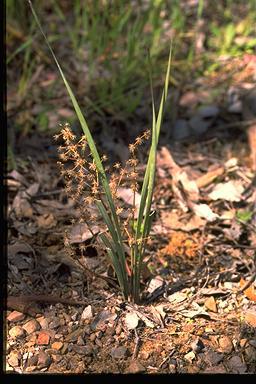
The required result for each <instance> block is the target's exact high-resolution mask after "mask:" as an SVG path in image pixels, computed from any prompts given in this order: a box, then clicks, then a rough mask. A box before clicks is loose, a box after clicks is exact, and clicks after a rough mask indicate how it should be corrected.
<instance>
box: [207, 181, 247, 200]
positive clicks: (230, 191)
mask: <svg viewBox="0 0 256 384" xmlns="http://www.w3.org/2000/svg"><path fill="white" fill-rule="evenodd" d="M243 191H244V188H243V186H242V185H241V183H240V182H239V183H238V182H235V181H234V180H232V181H228V182H227V183H221V184H218V185H216V186H215V187H214V189H213V190H212V192H211V193H210V194H209V195H208V196H209V197H210V199H212V200H218V199H222V200H226V201H241V200H243V196H242V193H243Z"/></svg>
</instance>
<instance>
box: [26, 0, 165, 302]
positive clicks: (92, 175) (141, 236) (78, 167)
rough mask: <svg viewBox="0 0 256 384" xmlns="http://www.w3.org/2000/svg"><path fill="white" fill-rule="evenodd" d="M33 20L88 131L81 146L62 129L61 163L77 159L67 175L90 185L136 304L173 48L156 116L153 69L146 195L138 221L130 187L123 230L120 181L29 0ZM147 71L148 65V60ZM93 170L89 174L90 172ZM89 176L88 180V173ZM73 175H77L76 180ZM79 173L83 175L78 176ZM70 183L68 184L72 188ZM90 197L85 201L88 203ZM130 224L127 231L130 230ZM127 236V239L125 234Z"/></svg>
mask: <svg viewBox="0 0 256 384" xmlns="http://www.w3.org/2000/svg"><path fill="white" fill-rule="evenodd" d="M28 2H29V4H30V7H31V10H32V13H33V15H34V18H35V20H36V22H37V24H38V27H39V29H40V31H41V33H42V34H43V36H44V38H45V41H46V44H47V45H48V48H49V49H50V52H51V54H52V56H53V58H54V61H55V63H56V65H57V67H58V70H59V72H60V75H61V77H62V80H63V82H64V84H65V87H66V89H67V91H68V94H69V97H70V100H71V101H72V104H73V107H74V109H75V112H76V115H77V117H78V119H79V122H80V124H81V127H82V129H83V132H84V136H83V137H82V138H81V139H80V140H79V142H78V143H77V144H74V139H75V137H74V135H73V134H72V132H71V131H70V129H69V128H68V126H65V127H64V128H63V130H62V134H63V138H64V140H65V142H66V151H65V149H64V148H62V149H63V151H62V158H63V160H69V159H71V160H73V161H74V164H75V165H74V168H73V173H72V171H71V172H69V173H68V175H69V177H70V178H72V176H73V177H74V178H78V179H79V177H80V179H79V181H80V183H79V188H80V191H81V192H82V191H83V187H84V186H83V183H84V184H86V186H89V187H90V188H91V189H90V192H91V196H90V195H89V196H87V197H85V199H84V203H85V204H86V201H88V198H89V199H90V198H91V199H93V200H92V201H93V202H94V204H95V205H96V206H97V209H98V211H99V213H100V215H101V217H102V219H103V220H104V222H105V224H106V226H107V229H108V233H100V234H99V237H100V239H101V241H102V243H103V244H104V245H105V247H106V251H107V253H108V256H109V258H110V260H111V263H112V265H113V267H114V270H115V273H116V276H117V279H118V282H119V286H120V288H121V291H122V294H123V296H124V299H125V300H131V301H133V302H135V303H138V302H139V301H140V277H141V271H142V266H143V258H144V254H145V247H146V244H147V240H148V238H149V233H150V229H151V224H152V212H151V203H152V197H153V189H154V181H155V169H156V150H157V144H158V139H159V133H160V128H161V122H162V117H163V112H164V104H165V101H166V97H167V91H168V82H169V76H170V66H171V48H170V53H169V59H168V65H167V70H166V76H165V85H164V88H163V92H162V97H161V102H160V106H159V110H158V113H157V114H156V111H155V103H154V98H153V86H152V76H151V70H150V76H149V77H150V85H151V93H152V130H151V146H150V151H149V157H148V162H147V167H146V171H145V175H144V180H143V185H142V191H141V201H140V206H139V212H138V217H137V218H135V215H134V212H135V211H134V208H135V193H136V190H137V184H136V182H134V183H132V189H133V192H134V207H133V210H132V211H131V212H132V215H131V221H132V224H131V225H130V226H129V225H127V224H126V227H125V228H124V227H123V226H122V220H120V217H119V214H118V212H119V208H118V207H117V205H116V196H115V193H116V187H117V186H118V182H115V183H114V186H113V184H112V185H111V181H110V180H109V178H108V177H107V173H106V171H105V169H104V166H103V161H102V160H103V159H102V158H101V157H100V155H99V153H98V151H97V148H96V146H95V142H94V140H93V137H92V135H91V132H90V130H89V127H88V125H87V122H86V120H85V118H84V116H83V114H82V112H81V109H80V107H79V105H78V102H77V100H76V98H75V96H74V93H73V91H72V89H71V87H70V85H69V84H68V82H67V80H66V77H65V75H64V73H63V71H62V68H61V66H60V64H59V62H58V60H57V58H56V56H55V54H54V52H53V50H52V48H51V46H50V44H49V42H48V40H47V38H46V36H45V34H44V32H43V30H42V27H41V24H40V21H39V20H38V17H37V14H36V12H35V10H34V8H33V5H32V3H31V1H30V0H28ZM149 67H151V65H150V61H149ZM145 136H146V134H144V135H142V136H141V137H139V138H137V139H136V141H135V143H134V144H131V145H130V152H131V159H130V165H131V166H132V167H134V168H133V172H134V173H133V176H134V177H133V178H134V179H136V165H137V160H136V158H135V151H136V147H137V146H138V145H139V144H141V142H142V140H143V139H144V138H145ZM86 146H88V147H89V150H90V156H89V157H90V159H92V161H89V160H87V159H83V158H82V157H81V156H80V155H79V148H80V149H82V151H83V150H84V149H85V147H86ZM88 169H89V171H88ZM86 173H87V176H86V177H85V176H84V175H85V174H86ZM75 175H77V176H76V177H75ZM79 175H80V176H79ZM71 184H72V180H70V185H71ZM86 198H87V200H86ZM127 226H129V228H128V229H127ZM127 231H129V233H128V244H129V246H130V254H131V260H130V267H129V265H128V262H127V254H126V246H127V245H126V242H127ZM125 234H126V235H125Z"/></svg>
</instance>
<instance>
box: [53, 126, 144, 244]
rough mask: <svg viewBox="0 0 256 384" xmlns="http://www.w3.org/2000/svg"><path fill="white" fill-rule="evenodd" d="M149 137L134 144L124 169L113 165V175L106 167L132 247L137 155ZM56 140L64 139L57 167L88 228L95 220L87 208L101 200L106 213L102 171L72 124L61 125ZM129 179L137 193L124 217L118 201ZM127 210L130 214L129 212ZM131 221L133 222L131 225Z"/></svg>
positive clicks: (120, 218) (126, 235)
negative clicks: (73, 130) (118, 193)
mask: <svg viewBox="0 0 256 384" xmlns="http://www.w3.org/2000/svg"><path fill="white" fill-rule="evenodd" d="M149 136H150V131H146V132H144V133H143V134H142V135H141V136H139V137H137V138H136V140H135V142H134V143H133V144H130V145H129V151H130V154H131V156H130V159H129V160H128V161H127V162H126V165H125V167H124V168H122V167H121V164H120V163H116V164H114V166H113V168H114V169H113V170H112V172H110V170H109V169H108V167H107V166H106V167H105V171H106V173H107V177H108V183H109V187H110V190H111V194H112V199H113V202H114V205H115V209H116V213H117V215H118V217H119V220H120V223H121V224H123V225H121V227H122V228H123V230H122V235H123V237H124V241H128V243H129V244H132V238H133V228H134V222H135V216H134V215H135V193H136V191H138V183H137V180H138V171H137V165H138V159H137V157H136V153H137V150H138V147H139V146H140V145H141V144H143V143H144V141H145V139H148V138H149ZM54 138H55V139H56V140H58V139H62V140H63V142H64V143H63V145H61V146H59V158H60V161H59V162H58V165H59V167H60V172H61V175H62V176H63V177H64V180H65V189H66V192H67V194H68V195H69V196H71V197H72V198H73V199H75V200H76V202H77V203H78V206H79V208H80V212H81V217H80V220H79V221H80V222H85V223H86V224H87V225H88V226H89V224H90V223H93V222H95V220H96V217H95V216H94V215H92V214H91V210H90V212H89V211H88V207H91V206H93V205H94V203H95V201H96V200H101V201H102V203H103V204H104V206H105V208H106V210H107V211H108V212H109V210H108V209H107V204H106V196H105V193H104V190H103V188H102V185H101V180H100V177H99V172H98V169H97V166H96V164H95V162H94V159H93V157H92V154H91V153H90V149H89V146H88V143H87V139H86V137H85V136H82V137H81V138H80V139H79V140H78V139H77V137H76V135H75V134H74V133H73V132H72V130H71V128H70V126H69V124H65V125H64V126H61V131H60V133H59V134H58V135H55V136H54ZM106 161H107V157H106V156H105V155H104V156H102V157H101V162H102V163H103V162H106ZM126 180H130V186H131V189H132V190H133V192H134V198H133V206H132V207H131V208H129V209H127V208H126V212H125V214H124V209H125V208H124V206H123V205H122V203H121V202H120V201H119V199H118V198H117V192H118V187H119V186H120V185H122V183H123V182H125V181H126ZM127 211H128V212H127ZM131 220H132V222H131Z"/></svg>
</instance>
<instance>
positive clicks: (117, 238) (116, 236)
mask: <svg viewBox="0 0 256 384" xmlns="http://www.w3.org/2000/svg"><path fill="white" fill-rule="evenodd" d="M28 3H29V5H30V8H31V11H32V13H33V16H34V18H35V20H36V23H37V25H38V27H39V29H40V31H41V33H42V35H43V37H44V39H45V41H46V44H47V46H48V48H49V50H50V52H51V54H52V56H53V59H54V61H55V63H56V65H57V68H58V70H59V72H60V75H61V77H62V80H63V82H64V84H65V86H66V89H67V91H68V94H69V96H70V99H71V101H72V104H73V107H74V109H75V112H76V114H77V117H78V119H79V122H80V124H81V126H82V129H83V132H84V134H85V136H86V139H87V141H88V145H89V148H90V151H91V154H92V157H93V159H94V161H95V165H96V167H97V171H98V172H99V179H100V183H101V185H102V187H103V189H104V192H105V194H106V198H107V202H108V205H109V208H110V211H111V215H112V219H113V220H112V226H111V230H112V232H111V235H113V241H114V242H115V245H116V246H117V248H118V255H119V256H120V260H119V261H120V262H121V265H122V269H123V276H124V278H125V280H126V281H128V276H127V274H126V277H125V273H126V272H125V252H124V247H123V244H122V236H121V230H120V226H119V221H118V217H117V214H116V210H115V205H114V202H113V199H112V194H111V190H110V187H109V184H108V180H107V176H106V173H105V170H104V168H103V165H102V162H101V159H100V156H99V153H98V151H97V148H96V146H95V143H94V140H93V137H92V135H91V132H90V130H89V127H88V125H87V123H86V120H85V118H84V116H83V114H82V111H81V109H80V107H79V105H78V102H77V100H76V98H75V95H74V93H73V91H72V89H71V87H70V86H69V84H68V82H67V80H66V77H65V75H64V73H63V71H62V68H61V66H60V64H59V62H58V60H57V58H56V56H55V54H54V52H53V50H52V48H51V46H50V44H49V42H48V40H47V37H46V35H45V33H44V31H43V29H42V27H41V24H40V21H39V19H38V17H37V14H36V12H35V10H34V8H33V5H32V3H31V1H30V0H28ZM98 208H99V206H98ZM101 208H102V207H101ZM105 219H106V216H105ZM113 227H114V228H113ZM126 281H125V284H124V285H125V286H126ZM127 286H128V285H127ZM127 289H128V288H127Z"/></svg>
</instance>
